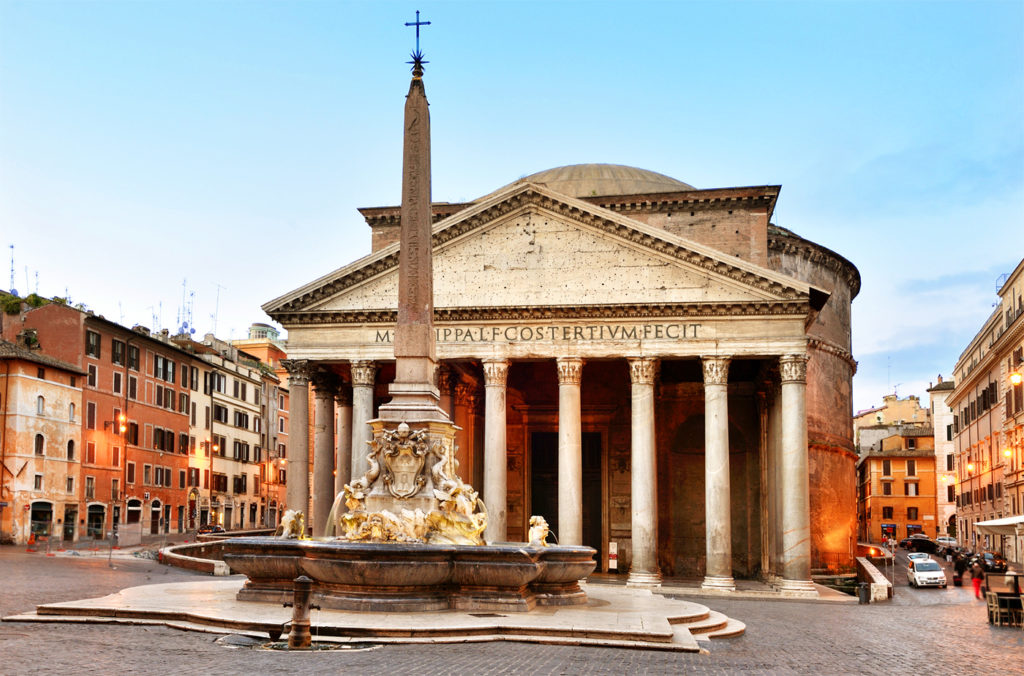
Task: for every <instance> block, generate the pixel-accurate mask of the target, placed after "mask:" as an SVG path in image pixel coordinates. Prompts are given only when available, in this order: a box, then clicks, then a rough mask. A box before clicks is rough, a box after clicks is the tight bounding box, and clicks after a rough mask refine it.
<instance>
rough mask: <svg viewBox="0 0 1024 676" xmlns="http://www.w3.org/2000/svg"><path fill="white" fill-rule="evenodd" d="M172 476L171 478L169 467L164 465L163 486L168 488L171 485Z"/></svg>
mask: <svg viewBox="0 0 1024 676" xmlns="http://www.w3.org/2000/svg"><path fill="white" fill-rule="evenodd" d="M172 478H173V476H172V474H171V468H170V467H164V488H170V487H171V479H172Z"/></svg>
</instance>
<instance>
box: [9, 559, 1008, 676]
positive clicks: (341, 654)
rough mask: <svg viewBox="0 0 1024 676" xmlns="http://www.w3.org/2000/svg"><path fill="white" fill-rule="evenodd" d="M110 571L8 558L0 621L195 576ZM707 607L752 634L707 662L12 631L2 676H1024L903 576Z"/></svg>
mask: <svg viewBox="0 0 1024 676" xmlns="http://www.w3.org/2000/svg"><path fill="white" fill-rule="evenodd" d="M112 565H113V566H114V568H111V567H110V565H109V564H108V562H107V560H106V558H102V557H56V558H48V557H45V556H43V555H41V554H27V553H25V551H24V550H23V549H21V548H14V547H0V584H2V587H0V590H2V594H0V614H3V615H10V614H13V613H17V612H23V611H27V610H31V609H32V608H34V607H35V605H37V604H39V603H48V602H54V601H62V600H73V599H79V598H84V597H88V596H101V595H105V594H109V593H112V592H114V591H117V590H118V589H122V588H124V587H130V586H136V585H140V584H155V583H161V582H178V581H183V580H194V579H196V577H197V576H196V575H195V574H192V573H189V572H187V571H182V570H177V569H172V568H168V567H166V566H162V565H159V564H157V563H156V562H153V561H147V560H142V559H139V560H132V559H123V558H122V559H114V560H113V561H112ZM200 577H201V576H200ZM689 598H690V600H698V601H700V600H701V599H694V598H692V597H689ZM707 604H708V605H710V606H711V607H713V608H714V609H716V610H720V611H722V612H724V613H726V614H728V615H730V616H732V617H736V618H738V619H740V620H742V621H744V622H746V624H747V633H746V635H744V636H742V637H740V638H736V639H731V640H718V641H713V642H710V643H706V642H705V643H702V645H705V646H707V648H708V654H700V655H695V654H675V653H662V652H653V651H639V650H619V649H610V648H582V647H572V646H548V645H531V644H524V643H510V642H501V643H484V644H468V643H467V644H454V645H431V646H384V647H380V648H377V649H374V650H367V651H361V652H355V651H329V652H319V653H285V652H273V651H264V650H252V649H248V648H230V647H226V646H224V645H222V644H221V643H218V642H217V638H218V637H217V636H215V635H212V634H202V633H194V632H182V631H176V630H172V629H167V628H163V627H144V626H107V625H95V624H87V625H75V624H34V623H11V622H5V623H2V624H0V673H3V674H54V673H70V674H117V673H128V672H133V671H138V672H149V673H153V672H156V671H171V670H174V671H176V672H178V673H188V674H290V673H317V674H321V673H325V674H370V673H382V672H388V673H408V674H505V673H517V674H519V673H521V674H612V673H614V674H667V673H716V674H728V673H737V672H741V671H742V672H752V673H773V674H808V673H813V674H892V673H896V672H900V673H928V674H953V673H964V674H969V673H977V672H978V671H980V670H982V669H984V670H986V671H992V670H996V671H997V672H999V673H1011V672H1013V673H1021V671H1020V665H1021V664H1024V632H1022V631H1021V630H1020V629H1014V628H1005V627H1002V628H1000V627H991V626H989V625H988V623H987V621H986V611H985V605H984V603H982V602H981V601H975V600H974V599H973V598H972V597H971V593H970V590H969V589H963V588H955V587H950V588H948V589H946V590H938V589H924V590H916V589H910V588H908V587H907V586H906V585H905V577H903V578H902V580H901V579H900V577H899V571H898V572H897V590H896V598H895V599H894V601H893V602H892V603H885V604H873V605H870V606H859V605H835V604H824V603H808V602H801V601H769V602H766V601H759V600H747V599H735V600H724V601H723V600H718V599H710V600H708V601H707ZM313 619H314V621H315V612H314V618H313ZM1014 669H1017V670H1018V671H1016V672H1014Z"/></svg>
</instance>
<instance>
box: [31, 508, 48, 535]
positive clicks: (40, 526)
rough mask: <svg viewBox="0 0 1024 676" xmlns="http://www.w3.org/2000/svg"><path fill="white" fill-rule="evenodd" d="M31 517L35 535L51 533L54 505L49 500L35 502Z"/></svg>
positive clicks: (32, 530) (32, 529)
mask: <svg viewBox="0 0 1024 676" xmlns="http://www.w3.org/2000/svg"><path fill="white" fill-rule="evenodd" d="M31 519H32V525H31V532H32V534H33V535H49V534H50V524H51V523H52V522H53V505H51V504H50V503H49V502H33V503H32V511H31Z"/></svg>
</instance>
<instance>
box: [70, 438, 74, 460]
mask: <svg viewBox="0 0 1024 676" xmlns="http://www.w3.org/2000/svg"><path fill="white" fill-rule="evenodd" d="M74 459H75V440H74V439H69V440H68V460H74Z"/></svg>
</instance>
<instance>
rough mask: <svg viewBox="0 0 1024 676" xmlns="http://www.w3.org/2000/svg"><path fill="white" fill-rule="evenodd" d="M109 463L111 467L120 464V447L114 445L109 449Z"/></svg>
mask: <svg viewBox="0 0 1024 676" xmlns="http://www.w3.org/2000/svg"><path fill="white" fill-rule="evenodd" d="M110 464H111V466H113V467H120V466H121V447H120V446H114V447H113V448H112V449H110Z"/></svg>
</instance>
